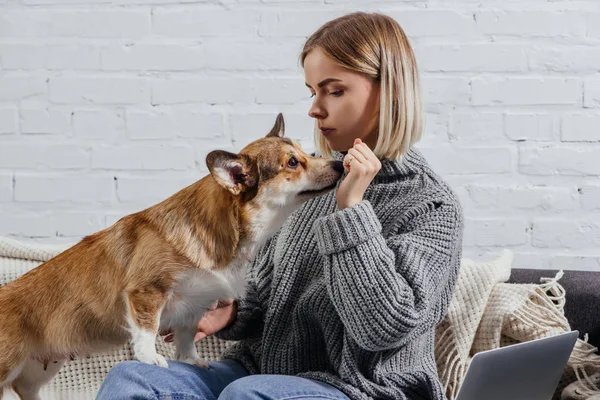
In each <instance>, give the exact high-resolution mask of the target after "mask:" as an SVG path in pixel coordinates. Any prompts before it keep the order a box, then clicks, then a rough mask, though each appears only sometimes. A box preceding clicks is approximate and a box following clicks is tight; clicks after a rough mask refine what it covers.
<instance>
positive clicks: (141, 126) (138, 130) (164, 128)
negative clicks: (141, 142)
mask: <svg viewBox="0 0 600 400" xmlns="http://www.w3.org/2000/svg"><path fill="white" fill-rule="evenodd" d="M174 128H175V122H174V120H173V116H172V115H171V114H170V113H168V112H165V111H162V112H160V111H156V110H152V111H141V110H136V111H129V110H128V111H127V137H129V138H130V139H169V138H173V137H175V129H174Z"/></svg>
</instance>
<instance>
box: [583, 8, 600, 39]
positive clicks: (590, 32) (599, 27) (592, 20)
mask: <svg viewBox="0 0 600 400" xmlns="http://www.w3.org/2000/svg"><path fill="white" fill-rule="evenodd" d="M586 14H587V15H586V17H587V36H589V37H591V38H600V13H598V12H587V13H586Z"/></svg>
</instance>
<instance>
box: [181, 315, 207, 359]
mask: <svg viewBox="0 0 600 400" xmlns="http://www.w3.org/2000/svg"><path fill="white" fill-rule="evenodd" d="M197 326H198V323H197V322H196V323H195V324H192V325H188V326H185V327H183V326H182V327H178V328H173V334H174V336H175V338H174V339H175V359H176V360H177V361H182V362H185V363H188V364H193V365H197V366H199V367H204V368H208V363H207V362H206V361H204V360H203V359H202V358H200V356H199V355H198V351H197V350H196V345H195V343H194V337H195V336H196V332H197Z"/></svg>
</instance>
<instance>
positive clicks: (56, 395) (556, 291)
mask: <svg viewBox="0 0 600 400" xmlns="http://www.w3.org/2000/svg"><path fill="white" fill-rule="evenodd" d="M68 247H69V245H40V244H30V243H24V242H20V241H17V240H13V239H9V238H3V237H0V285H3V284H5V283H7V282H10V281H12V280H14V279H16V278H17V277H19V276H20V275H22V274H23V273H25V272H27V271H28V270H30V269H32V268H34V267H36V266H37V265H39V264H40V263H42V262H43V261H46V260H48V259H50V258H52V257H54V256H55V255H57V254H58V253H60V252H61V251H64V250H65V249H66V248H68ZM511 262H512V254H511V253H510V252H508V251H505V252H504V253H503V255H502V256H501V257H500V258H499V259H497V260H494V261H492V262H489V263H478V262H474V261H471V260H467V259H464V260H463V262H462V269H461V273H460V277H459V280H458V284H457V288H456V292H455V296H454V298H453V300H452V303H451V305H450V308H449V311H448V313H447V315H446V317H445V319H444V320H443V321H442V322H441V323H440V324H439V326H438V327H437V330H436V359H437V362H438V369H439V373H440V378H441V380H442V382H443V384H444V386H445V388H446V392H447V396H448V398H449V399H454V397H455V396H456V393H457V390H458V387H459V385H460V383H461V381H462V378H463V377H464V374H465V372H466V369H467V367H468V364H469V360H470V358H471V356H472V355H473V354H474V353H476V352H478V351H482V350H488V349H491V348H496V347H499V346H505V345H507V344H510V343H516V342H521V341H526V340H532V339H535V338H540V337H545V336H548V335H554V334H557V333H559V332H564V331H568V330H569V325H568V323H567V321H566V319H565V318H564V315H563V311H562V307H563V305H564V300H565V296H564V290H562V287H561V286H560V285H559V284H558V282H557V279H548V280H546V282H543V283H542V284H540V285H535V284H532V285H511V284H505V283H503V282H506V280H507V279H508V278H509V276H510V269H511ZM552 300H556V301H557V305H555V304H554V303H553V301H552ZM157 346H158V350H159V352H160V353H161V354H163V355H165V356H166V357H167V358H168V357H170V356H172V355H173V351H174V349H173V347H172V345H170V344H165V343H164V342H162V341H161V340H160V339H157ZM226 346H227V344H226V342H224V341H220V340H218V339H216V338H212V337H209V338H207V339H204V340H201V341H200V342H199V343H198V346H197V347H198V351H199V353H200V355H201V356H203V357H204V358H206V359H208V360H216V359H218V358H219V355H220V354H221V353H222V351H223V350H224V349H225V348H226ZM594 350H595V348H593V347H592V346H591V345H589V344H587V343H585V342H584V341H579V342H578V343H577V346H576V349H575V351H574V352H573V354H572V356H571V359H570V360H569V366H568V368H567V369H566V370H565V374H564V376H563V379H562V381H561V385H560V387H559V389H557V395H556V396H555V399H560V392H561V391H562V388H563V387H565V386H566V385H567V384H569V383H571V382H574V381H576V382H581V383H583V384H584V385H583V386H581V387H580V388H579V392H581V390H582V389H583V390H584V395H585V396H587V397H589V396H591V395H592V394H594V393H600V392H598V389H597V388H596V387H594V380H593V379H594V377H595V376H594V373H595V372H598V373H599V375H598V376H600V357H598V356H595V355H593V351H594ZM128 359H132V351H131V348H130V346H128V345H127V346H123V347H122V348H120V349H116V350H115V351H113V352H110V353H105V354H99V355H95V356H93V357H89V358H85V359H78V360H74V361H71V362H69V363H68V364H67V365H66V366H65V367H64V368H63V369H62V370H61V372H60V374H59V375H58V376H57V377H56V378H55V379H54V380H53V381H52V382H51V383H50V384H49V385H47V386H46V387H45V388H44V389H43V392H42V398H43V399H50V400H54V399H60V400H69V399H73V400H75V399H77V400H80V399H93V398H94V395H95V393H96V391H97V390H98V387H99V385H100V383H101V382H102V379H103V378H104V376H105V375H106V373H107V372H108V370H109V369H110V368H111V367H112V366H113V365H115V364H116V363H117V362H120V361H124V360H128ZM590 377H591V378H590ZM577 379H578V380H577ZM580 398H581V399H583V398H586V397H580ZM580 398H577V399H575V398H572V399H573V400H580ZM568 400H571V398H569V399H568Z"/></svg>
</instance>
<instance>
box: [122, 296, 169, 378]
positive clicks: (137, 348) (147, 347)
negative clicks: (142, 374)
mask: <svg viewBox="0 0 600 400" xmlns="http://www.w3.org/2000/svg"><path fill="white" fill-rule="evenodd" d="M126 296H127V303H128V310H129V318H128V319H129V328H130V331H131V343H132V344H133V353H134V356H135V358H137V359H138V360H139V361H141V362H143V363H146V364H154V365H160V366H161V367H165V368H168V364H167V360H165V358H164V357H163V356H162V355H160V354H158V352H157V351H156V335H157V334H158V326H159V319H160V313H161V310H162V309H163V307H164V305H165V303H166V300H167V295H166V294H165V293H161V292H160V291H159V290H157V289H154V288H148V289H134V290H131V291H129V292H127V295H126Z"/></svg>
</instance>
